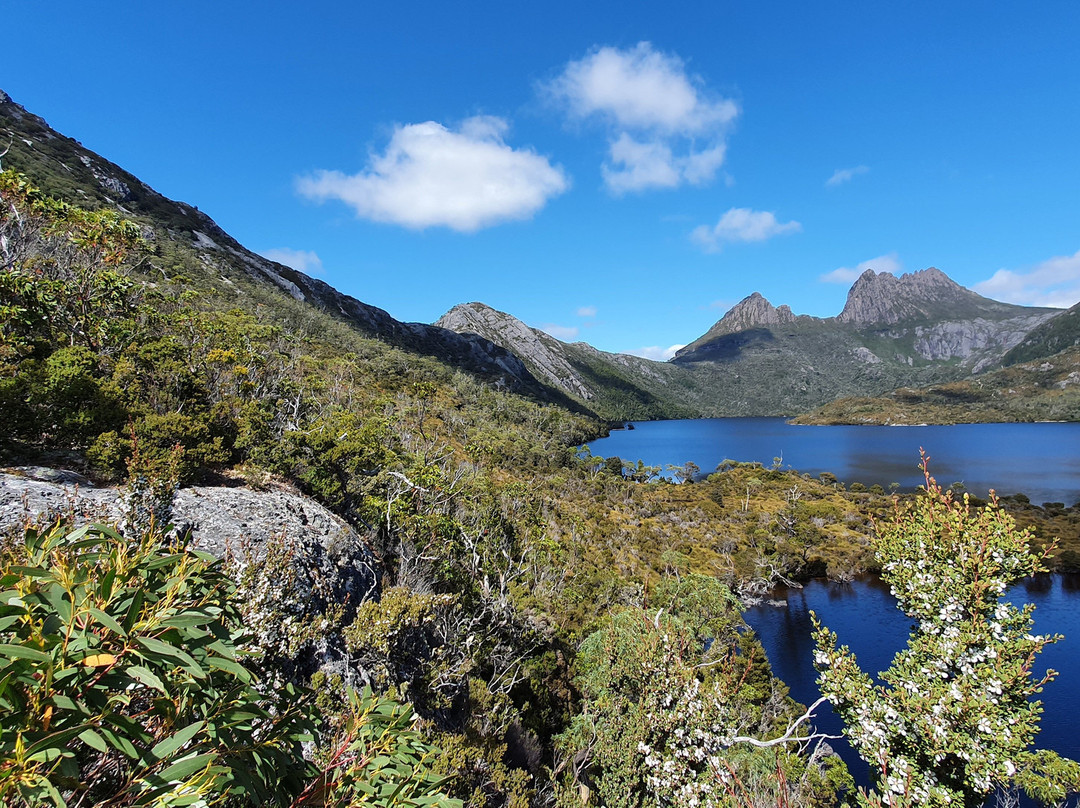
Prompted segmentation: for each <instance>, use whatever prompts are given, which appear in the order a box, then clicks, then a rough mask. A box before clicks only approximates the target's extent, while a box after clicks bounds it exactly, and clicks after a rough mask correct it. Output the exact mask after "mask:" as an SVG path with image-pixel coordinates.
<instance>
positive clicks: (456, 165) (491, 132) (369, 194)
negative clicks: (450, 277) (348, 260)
mask: <svg viewBox="0 0 1080 808" xmlns="http://www.w3.org/2000/svg"><path fill="white" fill-rule="evenodd" d="M507 128H508V124H507V122H506V121H505V120H503V119H502V118H497V117H494V116H478V117H474V118H469V119H468V120H466V121H465V122H464V123H462V125H461V127H460V129H459V130H458V131H453V130H451V129H448V128H446V127H445V126H443V125H442V124H439V123H436V122H434V121H428V122H426V123H417V124H408V125H406V126H398V127H397V128H396V129H395V130H394V134H393V137H391V139H390V143H389V145H388V146H387V148H386V151H385V152H384V153H383V154H381V155H372V156H371V158H370V160H369V162H368V166H367V169H366V170H364V171H361V172H360V173H358V174H351V175H350V174H344V173H342V172H340V171H317V172H316V173H315V174H313V175H310V176H307V177H301V178H300V179H298V180H297V190H298V191H299V192H300V193H301V194H302V195H303V196H306V197H308V198H310V199H315V200H318V201H320V202H321V201H324V200H327V199H338V200H341V201H342V202H345V203H346V204H347V205H349V206H351V207H352V208H353V209H354V210H355V211H356V215H357V216H359V217H360V218H363V219H371V220H373V221H377V222H389V223H392V224H399V225H402V226H404V227H408V228H412V229H415V230H422V229H424V228H427V227H448V228H450V229H452V230H457V231H460V232H466V233H470V232H474V231H476V230H480V229H481V228H484V227H490V226H492V225H495V224H499V223H501V222H505V221H510V220H516V219H528V218H530V217H531V216H533V215H534V214H535V213H536V212H537V211H538V210H540V209H541V208H542V207H544V205H545V204H546V203H547V201H548V200H549V199H551V198H552V197H554V196H557V195H559V194H561V193H562V192H563V191H565V190H566V189H567V188H568V187H569V186H570V181H569V179H568V177H567V176H566V174H565V172H564V171H563V170H562V169H561V168H560V167H558V166H553V165H552V164H551V163H550V162H548V159H547V158H546V157H542V156H540V155H539V154H537V153H536V152H534V151H533V150H531V149H527V148H526V149H514V148H511V147H510V146H508V145H507V144H506V142H505V140H504V136H505V134H506V131H507Z"/></svg>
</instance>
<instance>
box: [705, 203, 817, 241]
mask: <svg viewBox="0 0 1080 808" xmlns="http://www.w3.org/2000/svg"><path fill="white" fill-rule="evenodd" d="M800 230H802V225H801V224H799V223H798V222H796V221H791V222H780V221H778V220H777V218H776V214H775V213H773V212H772V211H768V210H751V209H750V208H731V209H730V210H729V211H728V212H727V213H725V214H724V215H723V216H721V217H720V221H718V222H717V223H716V224H714V225H711V226H710V225H704V224H703V225H700V226H699V227H695V228H694V230H693V231H692V232H691V233H690V238H691V239H693V240H694V241H695V242H697V243H698V244H700V245H701V246H702V247H704V248H705V250H707V251H709V252H716V251H717V250H719V249H720V246H721V244H722V243H724V242H751V241H765V240H766V239H770V238H772V237H773V236H780V235H783V234H785V233H798V232H799V231H800Z"/></svg>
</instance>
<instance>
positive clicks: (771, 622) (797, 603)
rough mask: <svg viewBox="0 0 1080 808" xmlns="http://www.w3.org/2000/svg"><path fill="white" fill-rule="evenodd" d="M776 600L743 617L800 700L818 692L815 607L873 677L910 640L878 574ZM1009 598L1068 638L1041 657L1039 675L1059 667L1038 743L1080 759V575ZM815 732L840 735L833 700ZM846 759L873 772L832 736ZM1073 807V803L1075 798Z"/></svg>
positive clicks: (788, 591) (1029, 583)
mask: <svg viewBox="0 0 1080 808" xmlns="http://www.w3.org/2000/svg"><path fill="white" fill-rule="evenodd" d="M773 597H775V598H778V599H782V600H786V605H785V606H771V605H768V604H767V603H763V604H760V605H757V606H753V607H751V608H749V609H747V610H746V612H745V613H744V615H743V617H744V618H745V619H746V622H747V623H749V624H750V626H751V627H752V628H753V629H754V630H755V631H756V632H757V634H758V636H759V638H760V639H761V642H762V645H764V646H765V651H766V653H767V654H768V656H769V662H770V663H771V664H772V667H773V673H774V674H775V675H776V676H778V677H780V678H781V679H783V680H784V682H785V683H787V685H788V687H789V688H791V695H792V696H793V697H794V698H795V699H797V700H798V701H800V702H802V703H803V704H811V703H813V702H814V701H815V700H816V699H817V698H818V697H819V696H820V691H819V690H818V687H817V672H816V671H815V670H814V663H813V649H814V644H813V641H812V640H811V637H810V632H811V630H812V629H811V625H810V611H811V610H813V611H814V612H815V613H816V614H817V615H818V617H819V618H820V619H821V621H822V623H824V624H825V625H826V626H828V627H829V628H831V629H832V630H833V631H835V632H836V634H837V639H838V641H839V644H841V645H848V646H850V648H851V650H852V651H854V652H855V655H856V656H857V657H858V660H859V665H860V666H861V667H862V669H863V670H864V671H866V672H867V673H870V674H871V675H875V674H877V673H878V672H879V671H883V670H885V669H886V668H888V667H889V665H890V664H891V662H892V658H893V656H894V655H895V654H896V652H897V651H899V650H901V649H902V648H903V647H904V645H905V644H906V642H907V636H908V630H909V628H910V626H911V621H910V619H909V618H908V617H907V616H905V615H904V613H903V612H901V611H900V610H899V609H898V608H896V600H895V599H894V598H893V596H892V594H891V593H890V592H889V588H888V586H887V585H886V584H885V583H884V582H882V581H881V580H880V579H879V578H876V577H872V576H867V577H865V578H863V579H860V580H857V581H855V582H853V583H850V584H837V583H831V582H828V581H825V580H813V581H810V582H809V583H808V584H807V585H806V586H804V587H803V588H801V589H794V588H783V589H779V590H776V591H775V592H774V594H773ZM1007 597H1008V599H1009V600H1011V601H1012V602H1013V603H1016V604H1017V605H1022V604H1024V603H1034V604H1035V607H1036V609H1035V630H1036V632H1037V633H1046V634H1050V633H1058V634H1063V635H1065V639H1063V640H1062V641H1061V642H1059V643H1057V644H1056V645H1051V646H1048V647H1047V648H1046V650H1045V651H1044V652H1043V653H1042V655H1040V656H1039V658H1038V660H1037V662H1036V668H1035V669H1036V672H1037V673H1038V675H1041V674H1042V673H1043V672H1044V671H1045V670H1046V669H1047V668H1053V669H1054V670H1056V671H1058V672H1059V676H1058V678H1057V679H1056V680H1054V681H1053V682H1051V683H1050V684H1049V685H1047V686H1046V688H1045V690H1044V691H1043V694H1042V701H1043V707H1044V713H1043V717H1042V731H1041V732H1040V734H1039V735H1038V736H1037V738H1036V745H1037V746H1038V747H1042V748H1048V749H1053V750H1054V751H1056V752H1058V753H1059V754H1061V755H1064V756H1065V757H1070V758H1072V759H1073V760H1080V733H1078V732H1077V729H1076V723H1077V719H1078V717H1080V575H1041V576H1038V577H1037V578H1032V579H1028V580H1026V581H1024V582H1023V583H1022V584H1018V585H1017V586H1014V587H1013V588H1012V589H1010V590H1009V592H1008V593H1007ZM816 724H817V727H818V730H819V731H821V732H824V733H826V734H829V735H839V734H840V730H841V724H840V720H839V719H838V718H837V717H836V715H835V714H834V713H833V712H832V709H831V708H830V706H829V705H828V704H825V705H822V706H821V707H820V708H819V710H818V713H817V718H816ZM829 743H830V744H832V746H833V748H834V749H835V750H836V751H837V752H838V753H839V754H840V756H841V757H842V758H843V759H844V761H845V762H846V763H847V764H848V768H849V769H851V772H852V774H853V775H855V778H856V781H857V782H858V783H859V784H861V785H863V786H865V785H867V784H868V783H869V773H868V769H867V766H866V764H865V763H863V762H862V761H861V760H860V759H859V757H858V755H856V754H855V752H854V750H853V749H852V748H851V747H850V746H849V745H848V743H847V741H846V740H844V739H840V740H835V741H834V740H830V741H829ZM1070 804H1073V805H1075V804H1076V800H1075V799H1074V800H1073V801H1072V802H1071V803H1070Z"/></svg>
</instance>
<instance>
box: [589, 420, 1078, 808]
mask: <svg viewBox="0 0 1080 808" xmlns="http://www.w3.org/2000/svg"><path fill="white" fill-rule="evenodd" d="M920 447H922V448H924V449H925V450H926V451H927V453H928V454H929V455H930V457H931V462H930V469H931V472H932V473H933V475H934V476H935V477H936V478H937V479H938V482H940V483H941V484H942V485H951V484H952V483H954V482H962V483H963V484H964V486H965V487H966V488H967V490H969V491H971V492H972V493H974V494H977V495H979V496H984V495H985V494H986V492H987V491H988V490H989V489H991V488H993V489H994V490H996V491H997V492H998V493H999V494H1001V495H1007V494H1013V493H1017V492H1022V493H1025V494H1027V495H1028V496H1029V497H1030V499H1031V501H1032V502H1036V503H1042V502H1064V503H1065V504H1066V505H1073V504H1075V503H1077V502H1078V501H1080V423H1065V424H1056V423H1054V424H959V425H954V426H925V427H875V426H821V427H817V426H791V425H788V424H786V423H785V422H784V420H783V419H781V418H719V419H702V420H694V421H651V422H641V423H636V424H635V428H634V429H633V430H616V431H614V432H612V433H611V437H609V438H604V439H602V440H598V441H594V442H593V443H592V444H591V445H590V448H591V450H592V452H593V454H595V455H601V456H604V457H610V456H612V455H617V456H619V457H621V458H622V459H623V460H630V461H636V460H638V459H640V460H643V461H644V462H645V463H646V464H648V465H661V466H667V465H668V464H676V465H681V464H682V463H685V462H686V461H688V460H692V461H693V462H694V463H696V464H697V465H698V466H700V467H701V469H702V471H703V472H708V471H711V470H712V469H714V468H715V467H716V466H717V465H718V464H719V463H720V462H721V461H722V460H725V459H731V460H740V461H757V462H760V463H763V464H765V465H771V464H772V463H773V462H774V459H775V458H782V461H781V463H782V466H783V467H784V468H787V467H791V468H794V469H798V470H799V471H802V472H808V473H810V474H819V473H821V472H823V471H829V472H832V473H833V474H835V475H836V476H837V477H838V478H839V479H840V480H843V481H844V482H846V483H852V482H861V483H864V484H865V485H873V484H875V483H877V484H879V485H882V486H885V487H888V486H889V485H890V484H891V483H893V482H897V483H899V484H900V485H901V486H902V487H903V488H905V489H911V488H914V487H915V486H916V485H919V484H920V483H921V482H922V475H921V473H920V472H919V469H918V462H919V448H920ZM774 597H777V598H780V599H782V600H785V605H784V606H770V605H767V604H763V605H759V606H755V607H752V608H750V609H748V610H747V611H746V613H745V617H746V620H747V622H748V623H749V624H750V625H751V626H752V627H753V628H754V630H755V631H757V633H758V635H759V636H760V638H761V641H762V643H763V645H764V646H765V650H766V652H767V653H768V655H769V661H770V662H771V664H772V666H773V671H774V673H775V674H776V675H777V676H779V677H780V678H781V679H783V680H784V681H785V682H786V683H787V684H788V686H789V687H790V688H791V693H792V696H794V697H795V698H796V699H797V700H799V701H800V702H802V703H803V704H810V703H812V702H814V701H815V700H816V699H817V698H818V696H819V695H820V693H819V691H818V688H817V674H816V672H815V670H814V666H813V643H812V640H811V636H810V631H811V626H810V611H811V610H813V611H814V612H816V613H817V614H818V616H819V617H820V618H821V620H822V622H823V623H824V624H825V625H827V626H828V627H829V628H831V629H832V630H833V631H835V632H836V633H837V635H838V638H839V642H840V643H841V644H846V645H848V646H850V647H851V649H852V650H853V651H854V652H855V654H856V655H857V657H858V659H859V663H860V665H861V666H862V668H863V670H865V671H867V672H869V673H872V674H876V673H878V672H879V671H882V670H885V669H886V668H887V667H888V666H889V664H890V663H891V661H892V658H893V656H894V655H895V654H896V652H897V651H899V650H900V649H902V648H903V647H904V645H905V643H906V641H907V636H908V631H909V629H910V621H909V619H908V618H907V617H906V616H905V615H904V614H903V612H901V611H900V610H899V609H897V608H896V601H895V600H894V599H893V597H892V595H891V594H890V592H889V590H888V587H887V586H886V585H885V584H884V583H883V582H882V581H880V580H879V579H877V578H873V577H868V578H865V579H863V580H859V581H856V582H854V583H851V584H835V583H830V582H827V581H811V582H810V583H809V584H807V585H806V586H805V587H803V588H801V589H795V588H793V589H785V590H779V591H778V592H777V593H775V595H774ZM1008 597H1009V598H1010V600H1012V601H1013V602H1015V603H1018V604H1019V603H1034V604H1035V605H1036V607H1037V608H1036V611H1035V629H1036V631H1037V632H1040V633H1058V634H1063V635H1065V639H1064V640H1062V641H1061V642H1059V643H1058V644H1056V645H1053V646H1050V647H1048V648H1047V650H1046V651H1045V652H1044V653H1043V654H1042V656H1041V657H1040V658H1039V660H1038V663H1037V666H1036V670H1037V672H1038V673H1039V674H1041V673H1042V672H1043V671H1044V670H1046V669H1047V668H1053V669H1054V670H1057V671H1058V672H1059V676H1058V678H1057V679H1056V680H1055V681H1054V682H1052V683H1051V684H1049V685H1048V686H1047V687H1046V689H1045V691H1044V693H1043V699H1042V700H1043V705H1044V710H1045V711H1044V714H1043V719H1042V732H1041V733H1040V735H1039V737H1038V738H1037V739H1036V744H1037V745H1038V746H1040V747H1044V748H1049V749H1053V750H1055V751H1057V752H1058V753H1060V754H1062V755H1065V756H1067V757H1071V758H1073V759H1074V760H1076V759H1080V730H1078V728H1077V727H1078V722H1080V576H1076V575H1072V576H1070V575H1053V576H1050V575H1046V576H1040V577H1039V578H1035V579H1030V580H1027V581H1025V582H1024V583H1022V584H1020V585H1017V586H1016V587H1014V588H1013V589H1012V590H1010V591H1009V593H1008ZM817 726H818V728H819V729H820V730H821V731H822V732H825V733H827V734H830V735H839V734H840V729H841V727H840V723H839V720H838V719H837V718H836V716H835V715H834V714H833V713H832V711H831V709H829V707H828V705H824V706H823V707H822V708H820V710H819V713H818V719H817ZM830 743H832V744H833V747H834V748H835V749H836V750H837V752H838V753H840V755H841V756H842V757H843V758H844V760H845V761H846V762H847V763H848V766H849V768H851V770H852V773H853V774H854V775H855V777H856V780H857V782H859V783H860V784H861V785H867V784H868V782H869V777H868V770H867V767H866V765H865V764H864V763H862V761H861V760H859V758H858V756H857V755H855V753H854V751H853V750H852V749H851V747H850V746H848V745H847V743H846V741H844V740H842V739H841V740H837V741H831V742H830ZM1025 804H1026V802H1025ZM1070 804H1071V805H1076V799H1075V798H1074V799H1073V800H1072V801H1071V802H1070Z"/></svg>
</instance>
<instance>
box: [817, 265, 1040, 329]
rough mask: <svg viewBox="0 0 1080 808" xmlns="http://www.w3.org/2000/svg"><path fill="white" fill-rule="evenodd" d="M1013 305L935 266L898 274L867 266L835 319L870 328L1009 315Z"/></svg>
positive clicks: (1013, 308)
mask: <svg viewBox="0 0 1080 808" xmlns="http://www.w3.org/2000/svg"><path fill="white" fill-rule="evenodd" d="M1017 308H1020V307H1018V306H1011V305H1009V304H1008V303H999V302H997V301H996V300H990V299H989V298H985V297H982V296H981V295H978V294H976V293H975V292H972V291H971V290H970V289H965V288H964V287H963V286H961V285H960V284H958V283H956V281H954V280H953V279H952V278H950V277H949V276H948V275H946V274H945V273H944V272H942V271H941V270H940V269H938V268H937V267H929V268H928V269H923V270H919V271H918V272H911V273H905V274H904V275H901V276H900V277H897V276H895V275H892V274H890V273H888V272H880V273H876V272H874V270H872V269H868V270H866V271H865V272H864V273H863V274H862V275H860V276H859V278H858V279H857V280H856V281H855V283H854V284H853V285H852V287H851V289H850V290H849V291H848V296H847V303H846V304H845V305H844V310H843V311H842V312H840V314H838V315H837V317H836V320H837V322H841V323H850V324H852V325H855V326H858V327H874V326H883V325H895V324H896V323H900V322H904V321H907V320H930V319H939V318H941V317H948V316H951V317H957V316H969V315H972V314H980V315H984V316H985V315H989V314H1001V315H1010V314H1011V313H1013V311H1014V310H1015V309H1017Z"/></svg>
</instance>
